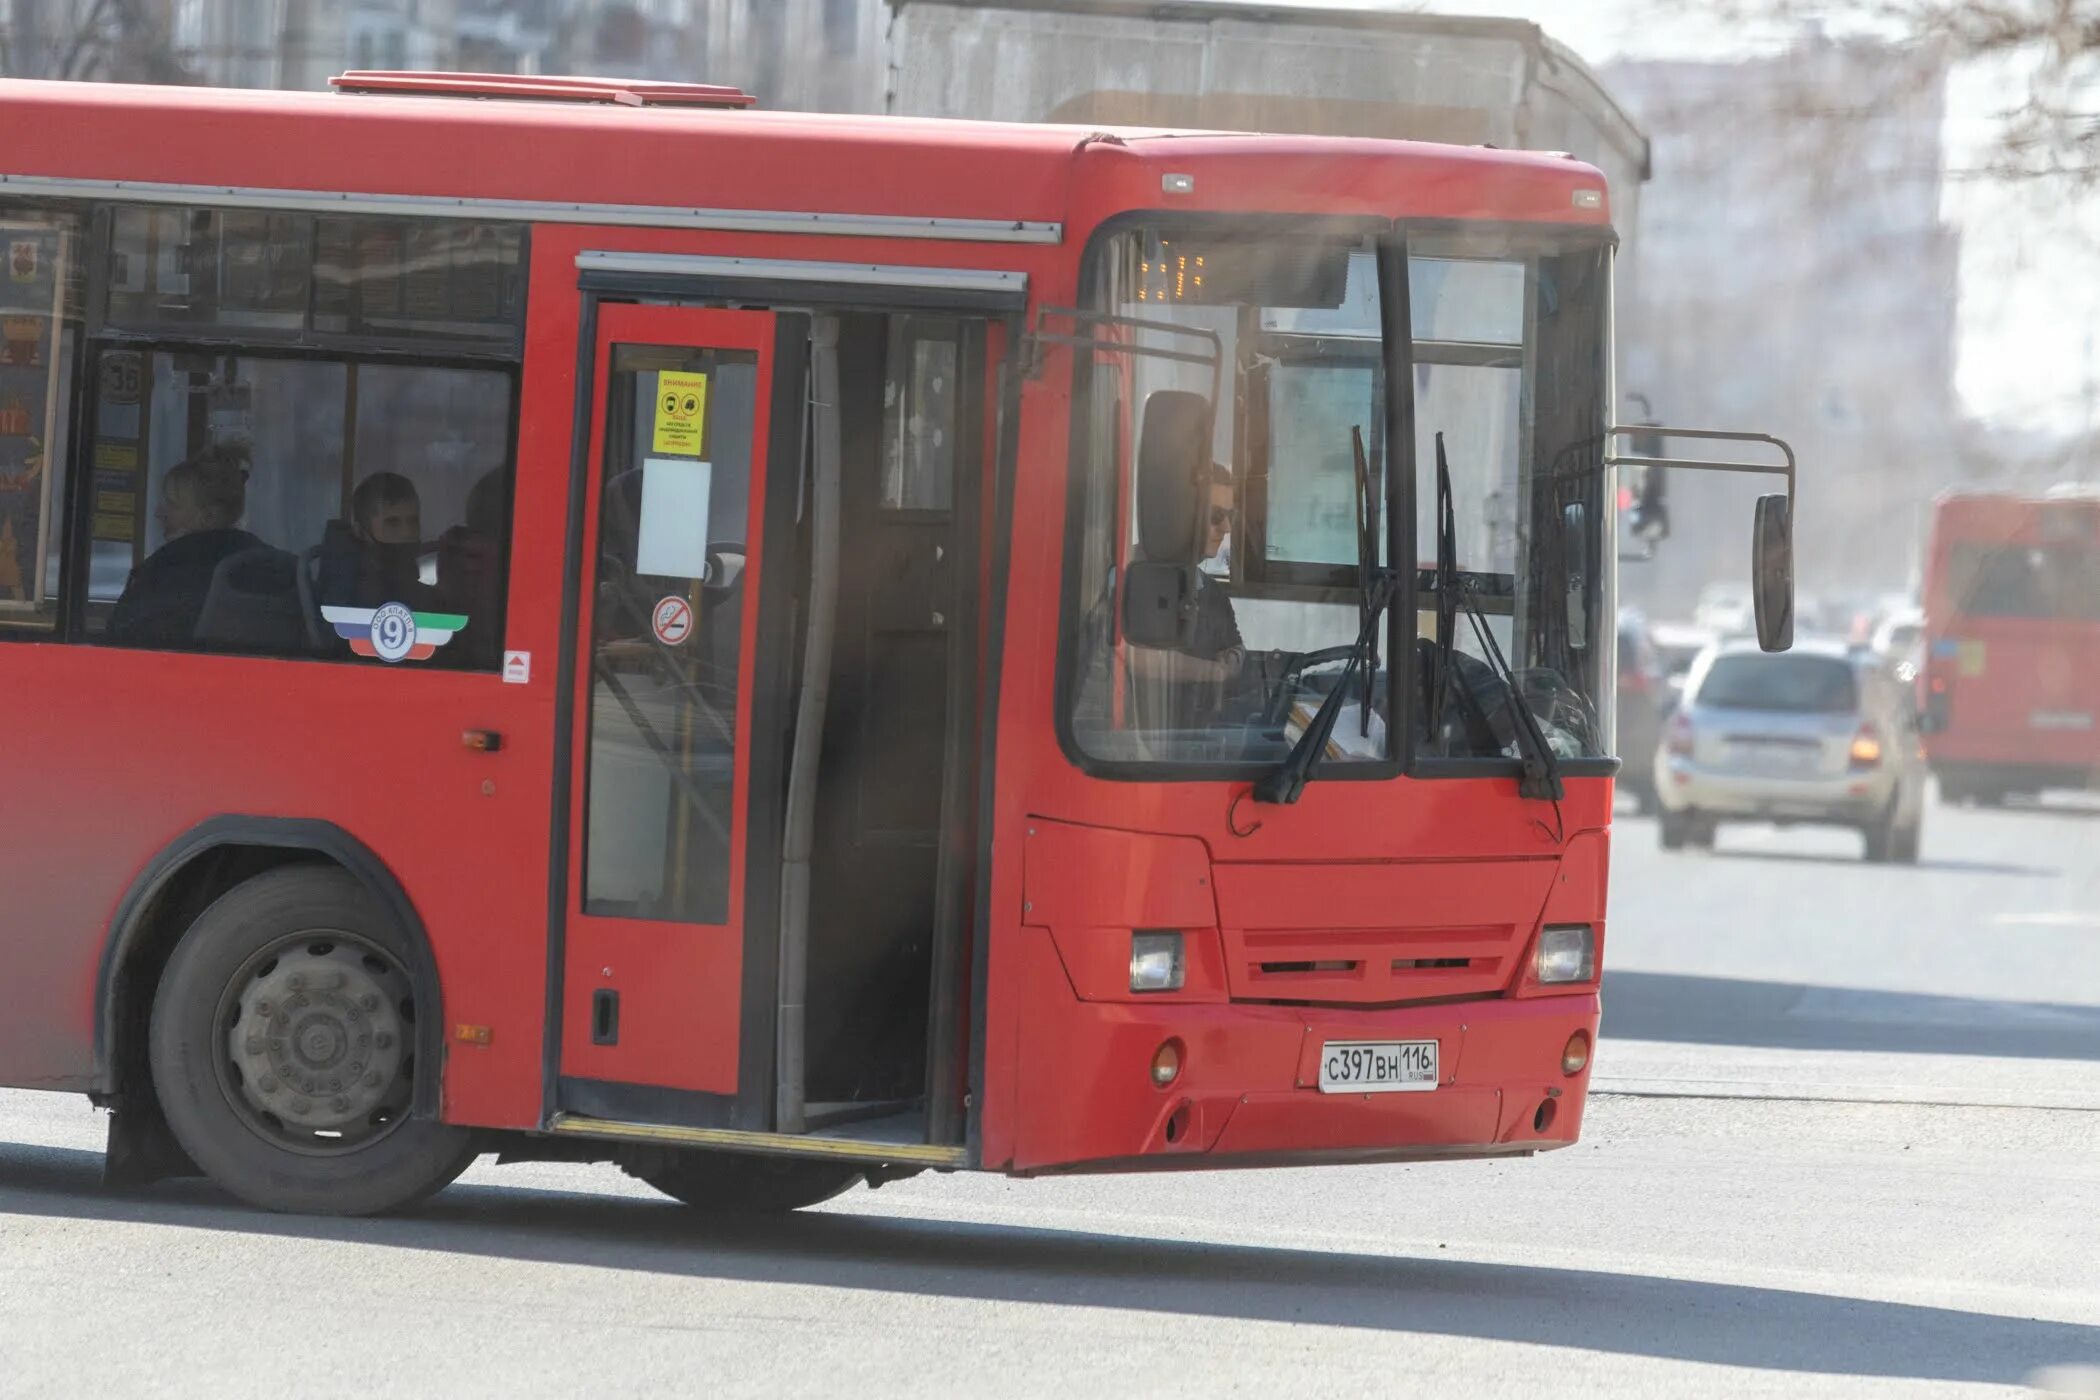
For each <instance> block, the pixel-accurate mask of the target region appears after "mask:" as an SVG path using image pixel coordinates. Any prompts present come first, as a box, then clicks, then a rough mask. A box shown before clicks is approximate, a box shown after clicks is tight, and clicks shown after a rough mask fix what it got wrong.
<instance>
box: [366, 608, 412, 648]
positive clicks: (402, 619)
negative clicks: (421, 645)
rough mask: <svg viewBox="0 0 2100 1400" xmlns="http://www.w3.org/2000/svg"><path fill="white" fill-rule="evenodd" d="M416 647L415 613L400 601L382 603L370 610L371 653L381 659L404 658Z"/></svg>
mask: <svg viewBox="0 0 2100 1400" xmlns="http://www.w3.org/2000/svg"><path fill="white" fill-rule="evenodd" d="M415 649H416V615H415V614H414V613H412V612H410V611H409V610H408V609H407V608H406V607H405V606H403V605H402V604H400V603H384V604H381V605H380V606H379V607H378V608H376V609H374V610H373V612H372V654H373V655H374V656H376V657H378V658H379V659H380V660H381V661H386V662H394V661H403V660H406V659H407V657H408V654H409V653H410V652H412V651H414V650H415Z"/></svg>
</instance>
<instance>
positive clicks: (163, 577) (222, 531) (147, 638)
mask: <svg viewBox="0 0 2100 1400" xmlns="http://www.w3.org/2000/svg"><path fill="white" fill-rule="evenodd" d="M249 461H250V458H249V452H248V448H247V447H246V446H245V445H244V444H240V443H232V442H228V443H213V444H212V445H210V446H208V447H206V448H205V449H204V450H203V451H201V452H199V453H197V454H196V455H195V456H193V457H190V458H188V459H186V460H184V461H181V462H178V463H176V464H175V465H174V466H172V467H170V468H169V469H168V474H167V475H166V476H164V477H162V478H161V483H160V504H159V505H158V506H157V507H156V508H155V510H154V519H155V521H156V522H157V523H158V524H159V526H160V532H161V538H162V540H163V543H162V544H161V546H160V548H158V549H156V550H154V551H153V553H151V554H149V555H148V556H146V559H145V560H144V562H142V563H140V564H139V565H138V567H136V568H134V569H133V570H132V571H131V577H130V578H129V579H128V580H126V582H125V584H124V592H123V593H122V595H121V596H119V597H118V599H117V606H116V608H115V610H114V611H113V612H111V614H110V619H109V638H110V640H111V641H114V642H122V643H123V644H125V645H126V646H139V647H170V648H187V647H190V646H193V645H194V644H195V642H196V634H197V619H198V618H199V617H200V616H202V615H203V612H204V604H205V600H206V598H208V597H209V596H210V594H211V585H212V577H213V575H214V574H216V573H217V572H218V568H219V565H220V564H222V563H224V562H225V561H226V560H228V559H230V558H232V557H233V556H234V555H236V554H240V553H242V552H244V551H246V550H251V549H259V548H262V547H263V542H262V541H261V540H259V539H257V538H256V537H255V536H254V535H251V534H249V533H248V532H247V531H246V530H243V529H241V528H240V521H241V517H242V516H243V515H245V514H247V510H248V466H249Z"/></svg>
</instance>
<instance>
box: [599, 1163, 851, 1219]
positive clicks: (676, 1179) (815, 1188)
mask: <svg viewBox="0 0 2100 1400" xmlns="http://www.w3.org/2000/svg"><path fill="white" fill-rule="evenodd" d="M623 1165H624V1166H625V1169H626V1171H627V1173H628V1175H630V1176H633V1177H637V1178H639V1179H640V1180H642V1181H646V1182H648V1183H649V1184H650V1185H651V1186H654V1187H655V1188H656V1189H657V1190H659V1191H661V1192H663V1193H664V1194H665V1195H666V1196H669V1197H671V1198H672V1199H673V1200H678V1201H683V1202H684V1203H685V1204H687V1205H689V1206H692V1207H693V1208H694V1209H696V1210H705V1211H714V1212H719V1213H723V1214H735V1215H779V1214H784V1213H785V1212H787V1211H791V1210H801V1209H802V1208H803V1207H804V1206H813V1205H816V1204H817V1203H818V1202H820V1201H828V1200H830V1199H831V1198H832V1197H833V1196H836V1195H838V1194H840V1193H841V1192H843V1191H845V1190H847V1189H848V1188H849V1187H851V1186H852V1185H853V1184H854V1183H855V1182H857V1181H859V1180H861V1178H862V1177H864V1176H865V1175H866V1174H867V1168H865V1167H853V1166H846V1165H843V1164H841V1163H838V1162H826V1161H822V1160H812V1159H810V1158H806V1157H766V1156H759V1155H757V1154H753V1153H741V1152H704V1151H662V1152H652V1153H648V1154H646V1155H643V1156H640V1157H637V1158H636V1159H634V1160H633V1161H631V1162H627V1163H624V1164H623Z"/></svg>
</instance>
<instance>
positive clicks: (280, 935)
mask: <svg viewBox="0 0 2100 1400" xmlns="http://www.w3.org/2000/svg"><path fill="white" fill-rule="evenodd" d="M410 957H411V950H410V944H409V941H408V938H407V936H406V935H405V934H404V933H403V932H402V931H401V930H400V929H399V928H397V927H395V925H394V923H393V921H392V920H390V919H389V918H388V917H387V916H386V914H385V912H384V911H383V910H382V909H381V908H380V907H379V905H378V903H377V902H376V901H375V900H374V899H373V898H372V896H371V894H370V893H369V892H368V891H367V890H366V889H365V888H364V886H363V885H361V884H359V883H358V882H357V881H356V880H355V879H354V878H352V877H351V875H350V874H349V873H348V872H347V871H343V870H340V869H338V868H336V867H334V866H318V865H300V866H288V867H286V868H284V869H280V870H273V871H271V872H269V873H268V874H264V875H259V876H257V877H256V878H254V879H252V880H249V881H247V882H246V883H244V884H241V885H237V886H235V887H234V888H233V889H231V890H229V891H228V892H227V893H226V894H224V895H222V896H220V898H219V899H218V900H217V902H215V903H214V904H213V905H212V906H211V907H210V908H209V909H207V910H205V911H204V913H203V914H202V915H201V916H200V917H199V918H198V920H197V922H196V923H195V924H193V925H192V926H191V927H190V930H189V932H188V933H186V934H184V935H183V937H182V941H181V942H180V943H179V944H177V945H176V948H175V953H174V955H173V956H172V957H171V958H169V960H168V966H167V971H166V972H165V973H164V974H163V975H162V977H161V981H160V986H159V988H158V989H157V990H156V992H155V993H154V998H153V1026H152V1033H151V1050H150V1055H151V1060H152V1065H153V1085H154V1088H155V1089H156V1090H157V1091H158V1092H159V1095H160V1103H161V1109H162V1111H163V1112H164V1113H165V1114H166V1116H167V1120H168V1126H169V1127H170V1128H171V1129H173V1130H174V1133H175V1137H176V1140H177V1141H179V1142H180V1143H181V1144H182V1146H183V1148H184V1150H185V1151H187V1152H188V1153H189V1154H190V1156H191V1158H192V1159H194V1160H195V1161H196V1163H197V1165H198V1166H200V1167H202V1168H203V1169H204V1171H205V1174H206V1175H208V1176H210V1177H211V1179H212V1180H214V1181H216V1182H217V1183H218V1184H219V1185H220V1186H222V1187H224V1188H225V1189H226V1190H228V1191H230V1192H232V1193H233V1194H234V1195H236V1196H238V1197H240V1198H241V1199H242V1200H244V1201H247V1202H249V1203H251V1204H253V1205H258V1206H261V1207H263V1208H264V1209H266V1210H282V1211H298V1212H304V1213H308V1214H315V1215H367V1214H371V1213H374V1212H377V1211H385V1210H393V1209H396V1208H398V1207H400V1206H405V1205H408V1204H410V1203H412V1202H414V1201H418V1200H420V1199H422V1198H423V1197H425V1196H427V1195H429V1194H430V1193H431V1192H433V1191H436V1190H438V1189H439V1188H441V1187H443V1186H444V1185H446V1184H447V1183H448V1182H450V1181H451V1180H452V1179H453V1178H454V1177H456V1176H458V1175H459V1174H460V1172H461V1171H463V1170H465V1168H466V1165H467V1163H468V1162H470V1161H472V1160H473V1156H474V1147H473V1136H472V1134H471V1133H469V1132H468V1131H467V1130H466V1129H464V1128H457V1127H452V1126H449V1125H447V1124H443V1123H438V1122H433V1121H430V1120H426V1119H418V1118H413V1117H411V1116H410V1114H409V1105H410V1100H411V1098H412V1097H413V1095H414V1088H415V1048H416V1033H415V1027H416V1014H417V1007H416V1003H415V994H414V989H413V985H412V983H411V981H410V979H409V976H408V974H407V972H406V970H405V969H406V968H407V966H408V964H409V961H410Z"/></svg>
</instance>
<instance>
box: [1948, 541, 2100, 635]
mask: <svg viewBox="0 0 2100 1400" xmlns="http://www.w3.org/2000/svg"><path fill="white" fill-rule="evenodd" d="M1950 575H1951V578H1952V581H1953V589H1954V600H1955V605H1956V608H1957V610H1958V611H1959V612H1960V613H1961V614H1962V615H1965V616H1968V617H2026V618H2046V619H2051V620H2054V621H2059V622H2094V621H2100V551H2095V550H2094V549H2093V548H2092V547H2091V546H2089V545H2084V544H2049V545H2033V546H2030V545H2021V544H1960V545H1957V546H1955V548H1954V552H1953V558H1952V560H1951V569H1950Z"/></svg>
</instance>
